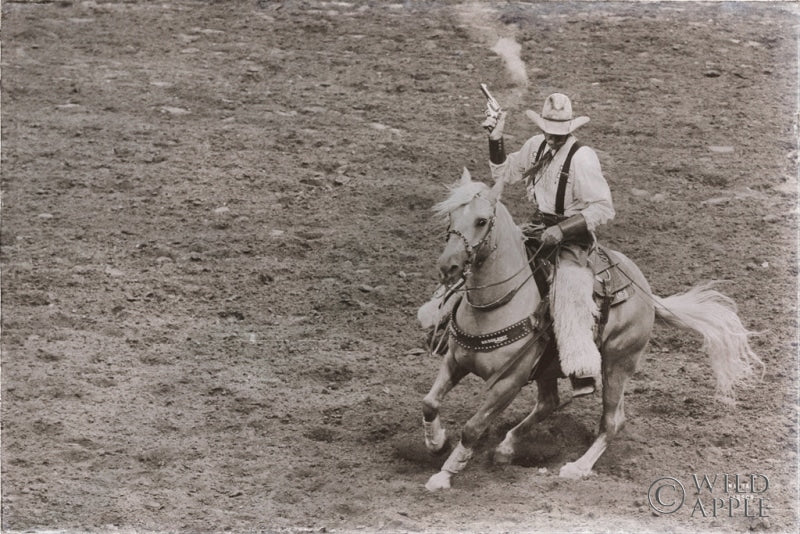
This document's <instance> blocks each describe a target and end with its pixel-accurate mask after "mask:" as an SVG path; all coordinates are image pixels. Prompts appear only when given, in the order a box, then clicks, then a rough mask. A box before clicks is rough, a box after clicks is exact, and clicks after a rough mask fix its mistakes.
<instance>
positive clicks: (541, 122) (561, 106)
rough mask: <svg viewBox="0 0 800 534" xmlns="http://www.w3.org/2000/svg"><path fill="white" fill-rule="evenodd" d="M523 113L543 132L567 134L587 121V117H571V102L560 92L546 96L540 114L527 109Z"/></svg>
mask: <svg viewBox="0 0 800 534" xmlns="http://www.w3.org/2000/svg"><path fill="white" fill-rule="evenodd" d="M525 114H526V115H527V116H528V118H529V119H531V120H532V121H533V122H535V123H536V126H538V127H539V128H540V129H541V130H542V131H543V132H544V133H548V134H553V135H567V134H569V133H572V132H574V131H575V130H577V129H578V128H580V127H581V126H583V125H584V124H586V123H587V122H589V117H574V118H573V116H572V102H570V101H569V97H567V95H564V94H561V93H553V94H552V95H550V96H548V97H547V100H545V101H544V106H542V114H541V115H539V114H538V113H536V112H535V111H531V110H527V111H526V112H525Z"/></svg>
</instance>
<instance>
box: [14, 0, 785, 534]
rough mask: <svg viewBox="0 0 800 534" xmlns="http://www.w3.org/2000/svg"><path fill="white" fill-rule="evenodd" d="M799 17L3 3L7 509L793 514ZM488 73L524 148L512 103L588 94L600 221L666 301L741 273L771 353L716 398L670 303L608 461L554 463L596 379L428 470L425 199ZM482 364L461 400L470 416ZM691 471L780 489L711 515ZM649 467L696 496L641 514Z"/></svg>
mask: <svg viewBox="0 0 800 534" xmlns="http://www.w3.org/2000/svg"><path fill="white" fill-rule="evenodd" d="M797 23H798V18H797V12H796V10H795V9H794V8H793V7H792V6H791V5H790V4H775V3H756V4H747V3H713V4H696V3H682V2H681V3H650V4H632V3H602V4H601V3H583V2H581V3H558V4H542V3H532V4H530V3H529V4H518V3H504V4H498V6H496V7H495V8H492V9H490V8H489V5H488V4H484V5H483V6H465V5H461V4H457V3H449V2H448V3H445V2H406V3H405V4H402V3H401V4H389V3H381V2H311V1H309V2H270V1H260V2H256V1H250V2H192V1H186V0H177V1H170V2H111V3H106V2H92V1H85V2H80V1H69V0H65V1H57V2H13V1H6V2H3V32H2V34H3V35H2V36H3V55H2V70H3V84H2V102H3V114H2V171H3V172H2V188H3V210H2V236H1V239H0V244H2V256H1V257H0V258H1V259H2V269H3V273H2V333H3V336H2V419H3V421H2V494H3V495H2V496H3V501H2V512H3V514H2V528H3V530H4V531H6V532H15V531H16V532H22V531H31V530H67V531H93V532H129V531H137V532H140V531H142V532H143V531H158V532H162V531H163V532H212V531H213V532H219V531H233V532H255V531H268V532H273V531H288V530H291V531H308V532H312V531H313V532H325V531H327V532H334V531H343V532H351V531H365V532H373V531H386V532H390V531H391V532H405V531H409V532H416V531H426V532H456V531H458V532H462V531H464V532H467V531H474V532H521V531H525V532H528V531H541V532H566V531H576V532H577V531H580V532H662V531H672V532H706V531H707V532H733V531H739V532H744V531H748V530H765V531H769V532H786V531H796V529H797V527H798V523H797V495H798V494H797V476H796V475H797V468H796V466H797V449H796V445H797V363H796V362H797V360H796V357H797V342H796V340H797V337H796V334H797V323H796V319H795V318H796V315H797V308H796V298H795V297H796V294H797V286H796V277H797V263H796V262H797V258H796V254H795V251H796V247H797V240H796V235H797V234H796V228H797V219H796V200H797V199H796V189H797V182H796V172H797V161H798V154H797V150H796V149H797V147H796V142H795V136H796V134H797V131H796V130H795V127H796V111H797V110H796V95H797V62H796V56H797V44H796V36H797V28H798V26H797ZM498 36H505V37H509V38H511V39H513V40H515V41H516V42H518V43H519V44H520V45H521V47H522V53H521V59H522V61H523V62H524V64H525V67H526V72H527V74H528V76H529V80H530V85H529V86H528V87H527V88H526V89H525V90H524V91H520V88H519V87H518V86H516V85H514V82H513V80H512V78H511V77H510V76H509V73H508V71H507V70H506V69H505V67H504V64H503V61H502V60H501V59H500V57H498V56H497V55H496V54H495V53H493V52H492V51H491V46H492V45H493V40H494V39H496V38H497V37H498ZM480 82H485V83H488V84H489V87H490V88H491V89H492V91H493V92H494V94H495V96H496V97H497V98H498V99H499V100H500V101H501V103H505V104H506V105H507V106H508V107H509V109H510V112H511V115H510V119H509V123H508V125H507V128H506V131H507V132H508V136H507V144H508V146H509V147H510V148H511V149H515V148H517V147H519V146H521V144H522V142H523V141H524V140H525V139H526V138H527V137H528V136H530V135H533V134H534V133H536V129H535V127H534V125H533V124H532V123H531V122H530V121H529V120H528V119H527V118H526V117H525V116H524V113H523V111H524V109H526V108H528V107H529V108H533V109H536V110H538V109H540V107H541V102H542V101H543V100H544V97H545V96H547V94H549V93H551V92H553V91H563V92H567V93H568V94H569V95H570V96H571V97H572V98H573V103H574V107H575V110H576V112H577V113H578V114H585V115H588V116H590V117H591V119H592V120H591V122H590V123H589V124H588V125H586V126H585V127H583V128H582V129H581V130H580V131H579V137H580V139H581V140H582V141H583V142H584V143H587V144H589V145H591V146H593V147H595V148H596V150H597V152H598V154H599V156H600V160H601V162H602V164H603V168H604V172H605V174H606V176H607V179H608V181H609V183H610V185H611V188H612V191H613V194H614V200H615V205H616V208H617V212H618V215H617V218H616V219H615V220H614V221H613V222H612V223H611V224H609V225H608V226H607V227H605V228H603V229H602V231H601V233H600V237H601V240H602V241H603V242H605V243H607V244H609V245H611V246H612V247H614V248H617V249H619V250H621V251H623V252H624V253H626V254H627V255H628V256H630V257H631V258H633V259H634V260H635V261H636V262H637V263H638V265H639V266H640V267H641V268H642V270H643V271H644V273H645V274H646V276H647V277H648V279H649V281H650V283H651V284H652V286H653V288H654V290H655V292H656V293H657V294H659V295H661V296H667V295H670V294H673V293H676V292H679V291H682V290H686V289H688V288H689V287H691V286H692V285H694V284H695V283H698V282H700V281H706V280H710V279H721V280H725V282H723V283H722V284H721V285H720V289H721V290H722V291H723V292H725V293H726V294H728V295H730V296H731V297H732V298H734V299H735V301H736V302H737V303H738V304H739V307H740V315H741V317H742V319H743V321H744V323H745V324H746V326H747V327H748V328H750V329H752V330H756V331H763V334H762V335H761V336H759V337H757V338H755V339H754V342H753V344H754V347H755V349H756V350H757V352H758V354H759V355H760V356H761V357H762V359H763V361H764V362H765V364H766V371H765V374H764V378H763V381H762V382H756V383H755V384H754V385H753V386H752V387H751V388H749V389H743V390H740V391H739V395H738V403H737V404H736V407H735V408H732V407H729V406H726V405H724V404H721V403H719V402H716V401H715V400H714V383H713V379H712V375H711V369H710V366H709V364H708V361H707V359H706V358H705V356H704V355H703V354H702V353H701V352H700V342H699V340H697V339H694V338H692V337H690V336H687V335H685V334H683V333H681V332H679V331H676V330H671V329H668V328H667V327H663V326H662V327H657V329H656V335H655V339H654V342H653V344H652V345H651V350H650V353H649V354H648V355H647V356H646V357H645V361H643V366H642V368H641V369H640V371H639V372H638V373H637V374H636V375H635V377H634V379H633V380H632V382H631V384H630V387H629V389H628V394H627V397H626V398H627V403H626V411H627V415H628V424H627V427H626V429H625V431H624V432H623V433H622V435H621V436H620V438H619V439H618V441H617V442H615V443H614V444H613V445H612V447H611V448H610V449H609V451H608V452H607V453H606V455H605V456H604V457H603V458H602V459H601V460H600V461H599V463H598V464H597V466H596V469H595V471H596V475H595V476H593V477H591V478H588V479H584V480H580V481H573V480H564V479H560V478H558V469H559V468H560V467H561V466H562V465H563V464H564V463H565V462H567V461H571V460H574V459H575V458H577V457H578V456H579V455H581V454H582V453H583V451H584V450H585V448H586V447H587V446H588V444H589V443H590V440H591V439H592V436H593V435H594V434H595V433H596V431H597V424H598V420H599V415H600V400H599V395H595V396H594V397H592V398H588V399H581V400H577V401H575V402H573V403H572V404H571V405H570V406H567V407H566V408H565V409H564V410H562V411H561V412H559V413H557V414H556V415H555V416H554V417H552V418H551V419H550V420H548V421H546V422H545V423H543V424H542V425H541V428H540V430H539V431H537V432H535V434H534V435H532V436H531V446H530V450H529V451H527V453H526V454H525V455H523V457H521V458H520V459H519V461H518V462H517V464H516V465H510V466H497V465H494V464H493V463H492V455H491V451H492V450H493V448H494V447H495V446H496V445H497V444H498V443H499V441H500V440H501V438H502V435H503V433H504V432H505V430H507V429H508V428H510V426H511V425H513V424H515V423H516V422H518V421H519V420H521V419H522V418H523V417H524V416H525V415H526V414H527V413H528V412H529V411H530V410H531V409H532V407H533V403H534V399H535V386H533V385H531V386H530V387H528V388H526V389H525V390H524V391H523V393H522V394H521V395H520V396H519V397H518V398H517V400H516V401H515V402H514V403H513V404H512V406H511V407H510V408H509V409H508V410H507V411H506V412H505V413H504V414H503V416H502V417H501V418H500V419H499V420H498V421H496V423H494V424H493V425H492V426H491V429H490V430H489V432H488V433H487V435H486V436H485V440H484V442H483V444H482V446H481V447H480V448H479V449H478V451H477V453H476V456H475V458H474V460H473V462H472V463H471V464H470V466H469V467H468V468H467V470H466V471H465V472H464V473H463V474H462V475H460V476H458V477H457V478H456V479H455V480H454V487H453V489H452V490H451V491H449V492H446V493H439V494H430V493H428V492H427V491H426V490H425V489H424V487H423V486H424V483H425V481H426V480H427V479H428V477H429V476H430V475H432V474H433V473H435V472H436V471H437V470H438V468H439V466H440V465H441V463H442V462H443V458H441V457H432V456H430V455H428V453H427V452H426V451H425V449H424V445H423V443H422V428H421V419H422V417H421V399H422V397H423V395H424V393H425V392H426V391H427V390H428V388H429V387H430V385H431V383H432V381H433V378H434V376H435V373H436V370H437V368H438V365H439V361H438V359H436V358H432V357H430V356H428V355H427V354H425V353H422V352H421V351H419V350H415V349H420V348H422V347H423V344H424V337H423V334H422V332H420V331H419V330H418V328H417V325H416V321H415V313H416V309H417V307H418V306H419V305H420V304H421V303H422V302H424V301H425V300H426V299H427V297H428V296H429V294H430V292H431V291H432V290H433V288H434V287H435V284H436V273H435V260H436V257H437V255H438V253H439V252H440V250H441V247H442V236H443V230H444V228H443V226H442V224H441V223H440V222H439V221H437V220H435V219H434V218H433V217H432V215H431V211H430V207H431V206H432V205H433V204H434V203H436V202H438V201H440V200H442V199H443V198H444V197H445V195H446V188H445V186H446V185H447V184H449V183H451V182H453V181H455V180H456V179H457V178H458V177H459V175H460V173H461V168H462V167H463V166H467V167H468V168H469V169H470V171H471V172H472V173H473V176H475V177H476V178H479V179H483V180H488V179H489V176H488V163H487V157H488V156H487V144H486V140H485V133H484V132H483V131H482V130H481V128H480V122H481V120H482V113H483V109H484V100H483V97H482V96H481V94H480V91H479V88H478V84H479V83H480ZM523 197H524V194H523V191H522V189H521V188H519V187H514V188H509V189H508V190H507V191H506V198H505V202H506V204H507V205H508V206H509V208H510V209H511V211H512V213H513V214H514V216H515V218H516V219H517V221H522V220H524V218H525V216H526V214H527V207H526V204H525V201H524V198H523ZM563 387H564V388H565V391H568V387H567V386H566V385H565V386H563ZM480 392H481V384H480V381H479V380H477V379H474V378H470V379H467V380H465V382H464V383H463V384H462V385H460V386H459V387H458V388H457V389H456V390H455V391H454V392H453V393H452V394H451V395H450V396H449V397H448V399H447V401H446V402H445V404H444V406H443V419H444V422H445V423H446V425H447V427H448V429H449V430H450V431H451V436H455V437H457V435H458V430H459V427H460V425H461V424H463V423H464V422H465V421H466V420H467V418H468V417H469V416H470V415H471V414H472V413H473V411H474V410H475V408H476V407H477V405H478V402H479V396H480ZM451 439H453V438H451ZM706 474H707V475H709V476H712V477H713V476H714V475H715V474H716V475H717V476H718V477H719V479H720V480H721V477H722V475H723V474H730V475H733V474H739V475H741V476H747V475H750V474H762V475H764V476H765V477H767V478H768V480H769V487H768V488H767V489H766V491H763V492H762V493H759V494H756V495H750V497H751V500H750V501H749V502H750V504H751V506H750V508H749V511H748V514H749V515H757V514H758V512H757V509H756V508H754V505H755V503H757V502H758V498H761V499H764V501H763V502H764V503H765V504H766V505H767V506H768V507H769V508H768V510H765V511H764V512H763V513H765V514H767V515H768V517H767V518H759V517H755V518H752V517H744V509H743V508H740V509H737V510H734V511H733V514H732V515H733V517H729V516H728V511H727V509H725V510H722V511H717V513H716V516H717V517H714V516H713V514H712V511H711V505H712V501H713V498H717V499H725V502H726V503H728V502H729V500H728V498H729V497H730V496H731V495H732V494H727V495H726V494H725V493H724V491H723V489H722V488H721V482H720V483H718V485H717V486H716V488H715V489H714V491H713V492H708V491H705V492H704V493H703V494H701V495H700V498H701V500H702V504H703V505H704V513H705V514H706V516H707V517H703V512H701V511H699V510H697V509H696V507H695V501H696V499H697V498H698V497H697V496H696V495H695V489H694V487H693V482H692V476H693V475H697V476H699V477H701V478H702V476H703V475H706ZM665 476H670V477H674V478H676V479H678V480H680V481H682V482H683V483H684V485H685V486H686V487H687V497H686V504H685V505H684V507H683V508H682V509H680V510H678V511H677V512H675V513H672V514H657V513H654V512H653V511H652V510H651V508H650V506H649V505H648V501H647V493H648V488H649V487H650V486H651V484H652V483H653V482H654V481H656V480H657V479H659V478H661V477H665ZM758 480H762V479H758ZM757 489H763V488H757ZM731 491H733V490H731ZM739 496H740V497H742V501H741V502H744V497H745V496H746V495H745V494H740V495H739ZM693 508H694V510H693ZM692 512H694V513H693V514H692Z"/></svg>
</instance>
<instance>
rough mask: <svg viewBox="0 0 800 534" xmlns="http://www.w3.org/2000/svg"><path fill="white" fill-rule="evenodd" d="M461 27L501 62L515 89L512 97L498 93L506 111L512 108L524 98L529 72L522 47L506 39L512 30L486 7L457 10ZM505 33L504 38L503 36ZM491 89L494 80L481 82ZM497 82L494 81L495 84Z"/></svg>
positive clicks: (463, 6)
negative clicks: (523, 57) (522, 55)
mask: <svg viewBox="0 0 800 534" xmlns="http://www.w3.org/2000/svg"><path fill="white" fill-rule="evenodd" d="M456 10H457V11H456V13H457V15H458V18H459V20H460V22H461V25H462V26H463V27H464V28H465V29H466V30H467V32H468V34H469V35H470V36H471V37H472V38H473V39H475V40H476V41H478V42H480V43H482V44H483V45H484V46H486V47H487V48H489V49H490V50H491V51H492V52H494V53H495V54H497V55H498V56H500V57H501V58H502V59H503V64H504V66H505V70H506V72H507V74H508V77H509V80H510V81H511V82H512V83H513V85H514V89H513V90H512V91H511V94H510V95H509V94H500V95H498V96H499V97H500V101H501V104H503V107H505V108H513V107H515V106H516V105H517V104H518V103H519V102H520V101H522V100H523V99H526V98H527V94H526V90H527V88H528V83H529V82H528V73H527V69H526V67H525V62H524V61H522V57H521V54H520V53H521V51H522V46H521V45H520V44H519V43H518V42H517V41H516V39H514V37H513V36H508V33H509V32H510V31H513V30H511V29H510V28H509V27H508V26H506V25H505V24H502V23H500V22H499V21H497V19H496V12H495V11H494V9H493V8H492V7H491V6H487V5H485V4H464V5H461V6H458V7H457V8H456ZM504 34H505V35H504ZM484 81H485V82H487V84H488V85H489V86H490V87H491V86H492V85H493V80H484ZM495 82H496V81H495Z"/></svg>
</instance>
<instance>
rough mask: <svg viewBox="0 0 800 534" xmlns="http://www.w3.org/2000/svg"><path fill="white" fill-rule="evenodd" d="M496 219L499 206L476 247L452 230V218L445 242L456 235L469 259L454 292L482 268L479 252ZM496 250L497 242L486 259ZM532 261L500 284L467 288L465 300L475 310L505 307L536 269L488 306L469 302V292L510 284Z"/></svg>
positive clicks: (461, 234) (485, 242)
mask: <svg viewBox="0 0 800 534" xmlns="http://www.w3.org/2000/svg"><path fill="white" fill-rule="evenodd" d="M475 196H476V197H477V196H480V194H478V195H475ZM473 198H474V197H473ZM496 217H497V205H495V206H494V210H493V211H492V216H491V217H490V218H489V219H488V223H487V224H488V229H487V230H486V233H485V234H484V236H483V237H482V238H481V239H480V240H479V241H478V242H477V243H475V244H474V245H472V244H470V242H469V240H468V239H467V237H466V236H465V235H464V234H463V233H462V232H460V231H459V230H454V229H453V228H452V218H451V220H450V222H449V224H448V226H447V234H446V236H445V240H449V239H450V235H451V234H452V235H455V236H458V237H459V238H460V239H461V241H462V242H463V243H464V250H465V251H466V253H467V259H466V261H465V262H464V270H463V272H462V274H461V280H460V281H459V282H457V283H456V284H454V286H455V287H453V290H452V291H455V290H456V289H457V288H458V286H461V285H462V283H463V284H465V282H466V278H467V276H469V274H470V273H471V272H472V268H473V266H476V267H479V266H480V265H479V264H476V263H475V260H476V258H477V255H478V252H479V251H480V250H481V249H482V248H483V247H484V246H486V244H487V243H488V242H489V237H490V236H491V234H492V230H493V229H494V223H495V219H496ZM541 248H542V247H541V246H540V247H539V250H537V251H536V253H535V254H534V255H533V258H535V257H536V256H537V255H538V254H539V252H540V251H541ZM495 250H497V243H496V242H495V244H494V246H492V249H491V250H490V251H489V254H487V256H486V258H488V257H489V256H490V255H491V254H492V253H493V252H494V251H495ZM486 258H484V260H483V261H485V260H486ZM531 261H532V260H529V261H527V262H525V264H524V265H523V266H522V267H521V268H520V269H519V270H518V271H517V272H515V273H514V274H512V275H511V276H509V277H508V278H506V279H504V280H501V281H499V282H493V283H491V284H486V285H483V286H476V287H466V286H465V287H464V288H463V290H462V291H464V299H465V300H466V301H467V304H469V305H470V306H471V307H473V308H475V309H477V310H481V311H489V310H493V309H496V308H499V307H500V306H503V305H505V304H507V303H508V302H510V301H511V299H512V298H514V295H516V294H517V292H518V291H519V290H520V289H522V286H524V285H525V284H526V283H527V282H528V281H529V280H530V279H531V278H533V272H534V270H535V269H531V273H530V274H529V275H528V276H527V277H526V278H525V280H523V281H522V283H521V284H520V285H518V286H516V287H514V288H513V289H511V290H509V291H508V293H506V294H505V295H503V296H502V297H500V298H498V299H497V300H494V301H492V302H489V303H487V304H475V303H473V302H470V300H469V292H470V291H477V290H479V289H486V288H489V287H494V286H498V285H501V284H504V283H506V282H508V281H509V280H511V279H513V278H514V277H516V276H517V275H518V274H519V273H521V272H522V271H523V270H524V269H525V268H528V267H529V266H530V265H531ZM448 293H451V292H450V291H448Z"/></svg>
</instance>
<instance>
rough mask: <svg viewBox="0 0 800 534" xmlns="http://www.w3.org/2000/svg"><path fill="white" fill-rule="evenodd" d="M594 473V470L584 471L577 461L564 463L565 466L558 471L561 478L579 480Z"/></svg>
mask: <svg viewBox="0 0 800 534" xmlns="http://www.w3.org/2000/svg"><path fill="white" fill-rule="evenodd" d="M590 474H592V471H591V470H589V471H584V470H583V469H581V468H580V467H578V464H577V463H576V462H570V463H568V464H564V467H562V468H561V470H560V471H559V472H558V476H560V477H561V478H569V479H572V480H578V479H581V478H584V477H587V476H589V475H590Z"/></svg>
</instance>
